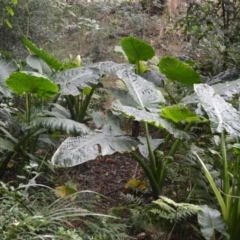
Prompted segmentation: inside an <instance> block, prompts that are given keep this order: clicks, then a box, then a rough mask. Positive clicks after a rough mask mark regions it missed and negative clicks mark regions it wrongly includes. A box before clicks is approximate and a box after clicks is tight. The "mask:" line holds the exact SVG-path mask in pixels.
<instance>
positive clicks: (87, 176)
mask: <svg viewBox="0 0 240 240" xmlns="http://www.w3.org/2000/svg"><path fill="white" fill-rule="evenodd" d="M142 175H143V173H142V170H141V169H140V168H139V166H138V164H137V162H136V161H135V160H134V159H132V157H131V156H130V155H128V154H119V153H116V154H113V155H111V156H105V157H98V158H97V159H96V160H93V161H88V162H86V163H84V164H81V165H78V166H75V167H71V168H67V169H62V170H60V176H61V178H60V179H59V181H60V182H59V184H64V183H65V182H66V181H68V180H69V179H74V180H75V181H76V182H77V186H78V190H79V191H81V190H91V191H94V192H97V193H100V194H102V195H104V196H105V197H107V201H104V203H103V204H101V209H98V210H99V211H100V212H106V211H107V210H109V209H110V208H112V207H115V206H118V205H119V204H120V202H121V196H120V195H121V193H123V192H124V190H125V189H124V186H125V184H126V183H127V182H128V181H129V180H130V179H137V178H139V177H140V176H142Z"/></svg>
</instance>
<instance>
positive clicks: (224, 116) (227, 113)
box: [194, 84, 240, 136]
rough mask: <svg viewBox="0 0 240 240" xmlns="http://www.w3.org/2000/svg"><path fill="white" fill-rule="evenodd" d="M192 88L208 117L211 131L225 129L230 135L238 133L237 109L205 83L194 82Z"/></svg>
mask: <svg viewBox="0 0 240 240" xmlns="http://www.w3.org/2000/svg"><path fill="white" fill-rule="evenodd" d="M194 90H195V92H196V94H197V96H198V98H199V100H200V104H201V105H202V107H203V108H204V110H205V111H206V113H207V114H208V117H209V121H210V126H211V130H212V132H218V133H221V132H223V131H226V132H227V133H229V134H230V135H234V136H239V135H240V118H239V113H238V111H237V110H236V109H235V108H234V107H233V106H232V105H231V104H230V103H228V102H226V101H225V100H224V99H223V98H222V97H220V96H219V95H218V94H216V93H215V91H214V89H213V88H212V87H210V86H208V85H207V84H196V85H194Z"/></svg>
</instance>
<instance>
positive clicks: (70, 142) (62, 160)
mask: <svg viewBox="0 0 240 240" xmlns="http://www.w3.org/2000/svg"><path fill="white" fill-rule="evenodd" d="M138 144H139V141H138V140H136V139H135V138H132V137H129V136H124V135H117V136H116V135H114V134H112V132H111V128H109V127H106V128H104V129H103V130H102V131H100V132H97V133H93V134H90V135H87V136H84V137H76V138H73V137H70V138H67V139H66V140H65V141H64V142H63V143H62V144H61V145H60V147H59V148H58V150H57V151H56V152H55V154H54V155H53V157H52V163H53V164H55V165H58V166H64V167H71V166H75V165H79V164H82V163H84V162H86V161H89V160H94V159H96V158H97V157H98V156H100V155H101V156H105V155H111V154H113V153H115V152H120V153H124V152H131V151H133V149H135V148H136V147H137V146H138Z"/></svg>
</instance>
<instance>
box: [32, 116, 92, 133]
mask: <svg viewBox="0 0 240 240" xmlns="http://www.w3.org/2000/svg"><path fill="white" fill-rule="evenodd" d="M31 124H32V125H33V126H41V127H44V128H47V129H50V130H52V131H60V132H63V133H70V134H74V135H86V134H88V133H89V132H90V129H89V128H88V127H87V126H86V125H84V124H82V123H79V122H76V121H73V120H71V119H66V118H55V117H37V118H35V119H33V120H32V121H31Z"/></svg>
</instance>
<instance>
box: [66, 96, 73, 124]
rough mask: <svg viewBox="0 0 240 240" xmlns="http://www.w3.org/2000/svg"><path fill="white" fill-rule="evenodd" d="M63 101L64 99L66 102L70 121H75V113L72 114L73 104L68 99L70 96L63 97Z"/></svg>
mask: <svg viewBox="0 0 240 240" xmlns="http://www.w3.org/2000/svg"><path fill="white" fill-rule="evenodd" d="M64 97H65V99H66V102H67V105H68V108H69V111H70V113H71V118H72V120H76V115H75V112H74V108H73V104H72V101H71V99H70V96H68V95H66V96H64Z"/></svg>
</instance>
